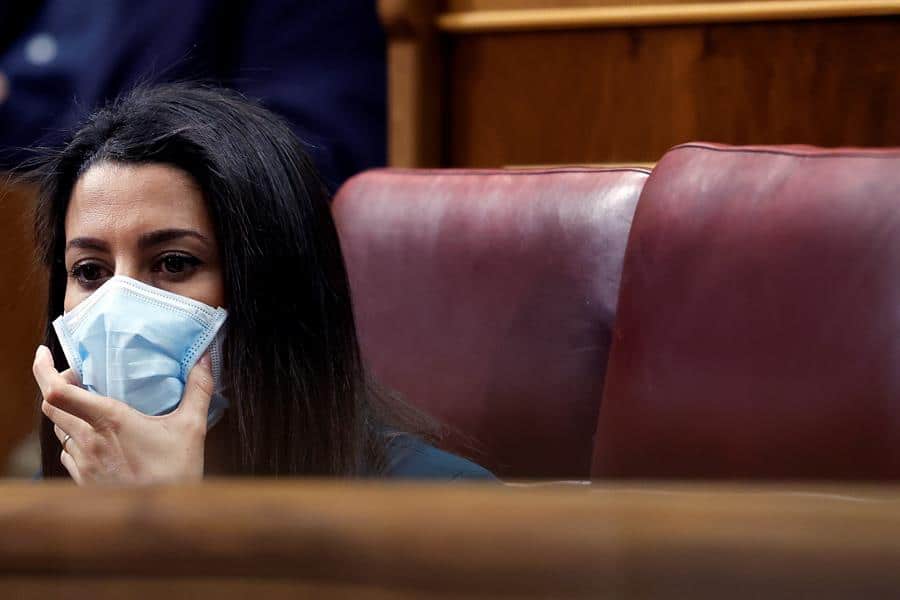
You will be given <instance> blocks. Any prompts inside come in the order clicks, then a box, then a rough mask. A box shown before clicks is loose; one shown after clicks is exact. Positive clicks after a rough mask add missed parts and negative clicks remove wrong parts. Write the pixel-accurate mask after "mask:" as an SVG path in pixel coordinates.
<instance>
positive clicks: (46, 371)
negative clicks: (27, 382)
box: [31, 345, 56, 395]
mask: <svg viewBox="0 0 900 600" xmlns="http://www.w3.org/2000/svg"><path fill="white" fill-rule="evenodd" d="M31 372H32V373H34V379H35V381H37V384H38V387H39V388H41V394H45V395H46V391H47V389H48V388H49V387H50V386H51V384H52V382H53V375H54V374H55V373H56V368H55V367H54V366H53V355H52V354H50V349H49V348H47V346H44V345H40V346H38V347H37V351H36V352H35V353H34V362H33V363H32V365H31Z"/></svg>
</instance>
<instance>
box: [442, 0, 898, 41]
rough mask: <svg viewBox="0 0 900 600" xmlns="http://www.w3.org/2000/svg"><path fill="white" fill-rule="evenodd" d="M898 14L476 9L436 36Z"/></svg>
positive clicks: (720, 5) (815, 8) (753, 8)
mask: <svg viewBox="0 0 900 600" xmlns="http://www.w3.org/2000/svg"><path fill="white" fill-rule="evenodd" d="M896 14H900V0H777V1H776V0H768V1H763V2H758V1H757V2H750V1H747V2H692V3H687V2H658V3H654V4H645V3H641V4H634V3H630V2H619V3H616V4H608V3H603V4H602V5H594V6H565V7H563V6H556V7H552V8H521V9H510V8H507V9H493V10H491V9H487V10H485V9H482V10H469V11H455V12H447V13H444V14H442V15H440V16H439V17H438V19H437V25H438V29H440V30H441V31H446V32H451V33H456V34H461V33H484V32H488V31H528V30H541V31H547V30H554V29H585V28H597V27H622V26H649V25H681V24H693V23H731V22H755V21H784V20H809V19H833V18H844V17H866V16H885V15H896Z"/></svg>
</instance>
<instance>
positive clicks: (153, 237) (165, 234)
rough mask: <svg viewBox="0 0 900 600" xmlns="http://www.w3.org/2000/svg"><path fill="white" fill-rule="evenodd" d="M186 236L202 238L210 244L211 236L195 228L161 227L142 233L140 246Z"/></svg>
mask: <svg viewBox="0 0 900 600" xmlns="http://www.w3.org/2000/svg"><path fill="white" fill-rule="evenodd" d="M186 237H192V238H195V239H198V240H200V241H201V242H203V243H204V244H206V245H207V246H208V245H210V241H209V238H208V237H206V236H205V235H203V234H202V233H200V232H199V231H196V230H194V229H159V230H157V231H150V232H148V233H144V234H142V235H141V236H140V237H139V238H138V248H141V249H142V250H144V249H146V248H152V247H153V246H158V245H160V244H165V243H166V242H172V241H174V240H179V239H181V238H186Z"/></svg>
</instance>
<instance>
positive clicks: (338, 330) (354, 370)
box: [33, 84, 492, 484]
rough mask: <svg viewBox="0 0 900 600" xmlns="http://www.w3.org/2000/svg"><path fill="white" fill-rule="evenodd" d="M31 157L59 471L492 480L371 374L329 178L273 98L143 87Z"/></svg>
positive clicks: (46, 384) (52, 456) (141, 478)
mask: <svg viewBox="0 0 900 600" xmlns="http://www.w3.org/2000/svg"><path fill="white" fill-rule="evenodd" d="M34 169H35V170H34V175H35V177H36V178H37V179H38V180H39V181H40V190H41V191H40V196H39V200H38V205H37V210H36V213H35V216H36V220H35V239H36V240H37V241H38V243H39V248H38V254H39V257H40V259H41V263H42V264H43V265H44V267H45V268H46V270H47V274H48V286H47V289H48V293H49V296H48V302H47V307H48V309H47V311H48V312H47V320H48V324H50V323H52V326H49V325H48V327H47V330H46V335H45V341H44V343H45V345H41V346H39V347H38V350H37V352H36V355H35V358H34V364H33V371H34V375H35V379H36V380H37V383H38V385H39V387H40V390H41V393H42V395H43V403H42V407H41V409H42V411H43V414H44V419H43V421H42V430H41V438H42V439H41V445H42V465H43V466H42V471H43V475H44V476H46V477H54V476H64V475H66V474H68V475H69V476H71V477H72V478H73V479H74V480H75V481H76V482H78V483H98V482H103V483H126V484H127V483H139V484H143V483H156V482H173V481H177V482H180V481H192V480H197V479H199V478H201V477H203V476H204V475H207V474H216V475H233V474H237V475H267V476H300V475H315V476H337V477H365V476H376V477H395V478H396V477H403V478H438V479H458V478H467V479H468V478H472V479H492V475H491V474H490V473H488V472H487V471H486V470H484V469H483V468H481V467H479V466H477V465H475V464H474V463H471V462H469V461H467V460H464V459H462V458H459V457H457V456H454V455H451V454H448V453H446V452H443V451H441V450H438V449H437V448H436V447H435V446H433V445H431V444H430V443H429V442H428V441H427V440H429V439H432V440H435V441H437V440H438V439H439V435H437V434H436V433H437V432H438V428H436V427H434V426H433V425H432V424H431V422H430V420H429V419H428V418H427V417H425V416H424V415H421V414H419V413H417V412H416V411H414V410H413V409H412V408H410V407H409V406H407V405H406V404H404V403H403V402H402V401H401V400H400V399H398V398H396V397H394V396H393V395H391V394H389V393H386V392H385V391H384V390H383V389H381V388H380V387H379V386H378V385H377V384H376V383H374V382H373V381H372V380H371V379H370V378H369V377H368V376H367V375H366V372H365V369H364V367H363V364H362V360H361V358H360V352H359V346H358V343H357V337H356V328H355V325H354V319H353V312H352V302H351V296H350V287H349V282H348V279H347V272H346V268H345V265H344V261H343V257H342V254H341V247H340V244H339V240H338V235H337V231H336V229H335V224H334V221H333V219H332V216H331V210H330V205H329V200H330V198H329V195H328V193H327V191H326V189H325V188H324V186H323V185H322V183H321V181H320V180H319V177H318V175H317V173H316V170H315V168H314V167H313V165H312V163H311V162H310V160H309V158H308V157H307V156H306V154H305V152H304V151H303V147H302V145H301V144H300V142H299V140H298V139H297V138H296V137H295V136H294V135H293V133H292V132H291V131H290V129H289V128H288V127H287V125H286V124H285V123H284V121H283V120H281V119H280V118H278V117H277V116H276V115H274V114H273V113H272V112H270V111H268V110H266V109H264V108H262V107H260V106H258V105H256V104H254V103H252V102H249V101H247V100H246V99H245V98H243V97H242V96H240V95H239V94H237V93H236V92H234V91H229V90H224V89H219V88H213V87H209V86H196V85H186V84H168V85H162V86H155V87H149V88H139V89H137V90H136V91H134V92H132V93H130V94H129V95H128V96H126V97H124V98H122V99H120V100H118V101H116V102H114V103H112V104H111V105H109V106H107V107H105V108H103V109H101V110H99V111H97V112H96V113H95V114H93V115H92V116H91V117H90V118H89V119H88V120H87V121H86V122H85V123H84V124H83V125H82V126H81V127H80V128H79V129H78V130H77V132H76V133H75V134H74V136H73V137H72V138H71V140H69V141H68V142H67V144H66V145H65V146H64V147H63V148H62V149H61V150H59V151H56V152H50V153H48V154H47V155H46V157H45V158H43V159H42V160H39V161H37V163H36V164H35V165H34ZM57 366H59V367H60V368H59V369H57Z"/></svg>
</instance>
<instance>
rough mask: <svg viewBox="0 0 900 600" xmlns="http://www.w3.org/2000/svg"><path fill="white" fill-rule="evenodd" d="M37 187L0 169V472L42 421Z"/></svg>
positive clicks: (0, 472)
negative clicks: (34, 372)
mask: <svg viewBox="0 0 900 600" xmlns="http://www.w3.org/2000/svg"><path fill="white" fill-rule="evenodd" d="M33 202H34V190H33V189H30V188H26V187H24V186H21V185H12V184H11V183H10V182H9V181H8V176H6V175H4V174H2V173H0V257H2V260H0V282H2V288H0V289H2V293H0V332H2V335H3V339H2V342H0V474H2V472H3V470H4V469H5V467H6V464H7V460H8V458H9V454H10V451H11V450H12V449H13V447H14V446H15V445H16V444H18V443H19V442H20V441H22V439H23V438H24V437H25V436H26V435H27V433H28V432H29V431H30V430H31V429H32V428H33V426H34V424H35V423H36V422H37V403H36V401H35V398H36V397H37V386H36V385H35V383H34V379H33V378H32V376H31V362H32V360H33V358H34V351H35V349H36V348H37V344H38V342H39V341H40V334H41V325H40V323H41V318H42V316H43V310H44V294H43V289H44V287H43V281H42V276H41V273H40V270H39V269H38V268H37V266H36V264H35V259H34V249H33V244H32V238H31V229H30V227H31V223H30V215H31V209H32V206H33Z"/></svg>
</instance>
